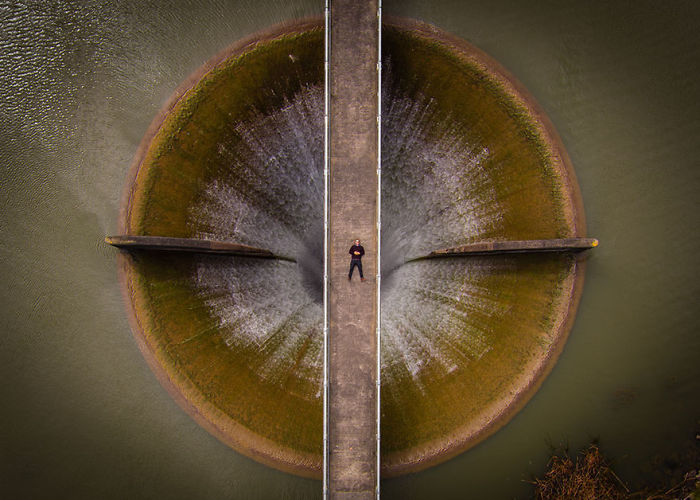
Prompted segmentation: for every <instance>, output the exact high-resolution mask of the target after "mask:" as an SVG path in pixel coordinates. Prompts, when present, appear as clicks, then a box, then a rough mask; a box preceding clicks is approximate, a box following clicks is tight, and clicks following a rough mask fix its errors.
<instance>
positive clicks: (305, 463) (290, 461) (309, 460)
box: [117, 252, 322, 479]
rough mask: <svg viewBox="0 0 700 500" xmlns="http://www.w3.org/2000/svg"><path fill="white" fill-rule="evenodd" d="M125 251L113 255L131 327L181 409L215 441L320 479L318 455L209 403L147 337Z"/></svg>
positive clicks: (152, 369) (149, 361)
mask: <svg viewBox="0 0 700 500" xmlns="http://www.w3.org/2000/svg"><path fill="white" fill-rule="evenodd" d="M131 259H132V257H131V255H130V254H129V253H127V252H123V253H120V254H119V255H118V256H117V266H118V275H119V282H120V285H121V287H120V288H121V290H122V296H123V298H124V303H125V307H126V312H127V317H128V320H129V324H130V326H131V331H132V333H133V336H134V340H135V341H136V345H137V346H138V348H139V350H140V351H141V354H142V355H143V357H144V358H145V359H146V362H147V363H148V366H149V367H150V369H151V371H152V372H153V373H154V375H155V376H156V378H157V379H158V382H159V383H160V384H161V386H163V388H164V389H165V390H166V391H167V392H168V394H170V396H171V397H172V398H173V399H174V400H175V402H176V403H177V404H178V405H179V406H180V408H182V409H183V410H184V411H185V413H187V414H188V415H189V416H190V417H192V418H193V419H194V421H195V422H197V424H199V425H200V426H202V427H203V428H204V429H206V430H207V432H209V433H210V434H211V435H213V436H214V437H216V438H217V439H218V440H219V441H221V442H222V443H224V444H226V445H227V446H230V447H231V448H233V449H234V450H235V451H237V452H238V453H240V454H242V455H244V456H246V457H248V458H250V459H252V460H255V461H256V462H259V463H262V464H264V465H267V466H269V467H273V468H275V469H278V470H281V471H283V472H288V473H290V474H295V475H298V476H302V477H307V478H311V479H321V462H322V460H321V455H320V454H310V453H300V452H298V451H295V450H293V449H290V448H286V447H283V446H281V445H280V444H279V443H276V442H274V441H272V440H270V439H267V438H265V437H264V436H261V435H259V434H256V433H254V432H252V431H250V430H249V429H248V428H246V427H244V426H242V425H241V424H239V423H238V422H236V421H235V420H233V419H231V418H230V417H229V416H228V415H226V414H225V413H224V412H222V411H221V410H219V409H218V408H217V407H216V406H215V405H213V404H211V403H210V402H209V401H208V400H207V399H206V398H205V397H204V396H203V395H202V393H201V392H200V391H199V390H198V388H197V387H196V386H194V385H193V384H192V383H191V382H190V381H189V380H188V379H187V378H186V377H184V376H182V375H181V374H180V373H178V371H177V370H176V369H175V368H174V366H173V365H172V363H171V361H170V360H168V359H165V358H164V357H163V355H162V354H160V352H159V350H158V346H156V345H154V344H153V343H151V342H150V341H149V337H148V335H147V334H146V331H147V326H146V325H144V324H142V322H141V321H140V316H139V309H140V308H141V306H142V304H143V302H144V301H145V297H143V296H142V295H141V294H140V293H139V291H138V290H137V289H136V288H135V287H134V286H133V282H134V278H135V277H134V275H133V264H132V262H131Z"/></svg>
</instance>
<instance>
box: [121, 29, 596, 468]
mask: <svg viewBox="0 0 700 500" xmlns="http://www.w3.org/2000/svg"><path fill="white" fill-rule="evenodd" d="M382 61H383V63H382V64H383V69H382V72H383V73H382V74H383V79H382V83H381V85H382V151H381V155H382V188H381V197H382V204H381V207H382V211H381V217H382V260H381V274H382V289H381V304H382V309H381V310H382V314H381V334H382V336H381V339H382V340H381V437H382V439H381V467H382V476H385V477H390V476H392V475H398V474H403V473H408V472H413V471H417V470H420V469H423V468H426V467H429V466H431V465H434V464H437V463H440V462H442V461H445V460H447V459H449V458H451V457H453V456H455V455H456V454H458V453H461V452H463V451H465V450H467V449H468V448H470V447H471V446H474V445H475V444H476V443H478V442H480V441H481V440H483V439H485V438H486V437H488V436H489V435H491V434H492V433H494V432H495V431H496V430H498V429H499V428H500V427H501V426H503V425H504V424H505V423H506V422H507V421H508V420H509V419H510V418H511V417H512V416H513V415H514V414H515V413H517V411H518V410H520V409H521V408H522V407H523V406H524V404H525V403H526V402H527V400H528V399H529V398H530V397H531V396H532V395H533V394H534V393H535V391H536V390H537V388H538V387H539V385H540V384H541V383H542V381H543V380H544V378H545V377H546V375H547V374H548V373H549V371H550V370H551V368H552V366H553V364H554V362H555V361H556V359H557V357H558V355H559V353H560V352H561V349H562V348H563V345H564V343H565V341H566V337H567V334H568V332H569V330H570V327H571V324H572V322H573V318H574V315H575V312H576V307H577V303H578V299H579V296H580V292H581V287H582V283H583V272H584V259H583V258H582V257H581V255H580V254H577V253H574V252H526V253H522V254H512V253H507V252H506V253H497V254H494V253H490V250H493V248H494V247H497V246H498V245H503V244H505V242H513V241H516V242H522V241H533V240H556V241H560V242H561V241H564V242H565V241H573V240H574V239H576V238H579V239H580V238H582V237H583V236H585V223H584V216H583V208H582V204H581V199H580V195H579V192H578V186H577V183H576V179H575V176H574V173H573V169H572V167H571V164H570V161H569V159H568V156H567V154H566V152H565V151H564V149H563V147H562V145H561V143H560V141H559V139H558V136H557V134H556V132H555V131H554V129H553V127H552V126H551V124H550V122H549V120H548V119H547V118H546V117H545V116H544V115H543V114H542V112H541V111H540V110H539V108H538V107H537V106H536V104H535V103H534V101H533V99H532V98H531V97H530V96H529V94H528V93H527V92H526V91H525V90H524V89H523V88H522V87H521V86H520V85H519V84H518V83H517V82H516V81H515V80H514V79H513V78H512V77H511V76H510V75H509V74H508V73H507V72H506V71H505V70H504V69H503V68H502V67H501V66H500V65H499V64H497V63H496V62H495V61H493V60H492V59H490V58H489V57H488V56H486V55H485V54H483V53H481V52H480V51H479V50H477V49H476V48H474V47H472V46H471V45H469V44H468V43H466V42H465V41H463V40H460V39H456V38H454V37H452V36H450V35H448V34H446V33H444V32H442V31H440V30H438V29H437V28H434V27H432V26H428V25H425V24H422V23H418V22H414V21H408V20H399V19H391V20H389V21H388V22H385V23H384V26H383V31H382ZM323 137H324V31H323V22H322V20H313V19H312V20H308V21H304V22H299V23H296V24H287V25H282V26H277V27H275V28H272V29H270V30H268V31H265V32H263V33H258V34H256V35H253V36H251V37H250V38H248V39H245V40H241V41H240V42H238V43H236V44H234V45H233V46H232V47H230V48H229V49H227V50H226V51H224V52H222V53H221V54H218V55H217V56H216V57H214V58H213V59H212V60H211V61H209V62H208V63H207V64H205V65H204V66H203V67H202V68H201V69H200V70H199V71H197V72H196V73H195V74H193V75H192V76H191V77H190V78H189V79H188V80H187V81H186V82H184V83H183V84H182V86H181V88H180V89H178V90H177V91H176V92H175V94H174V95H173V96H172V97H171V99H170V101H169V102H168V103H167V105H166V106H165V107H164V108H163V110H162V111H161V113H160V115H159V116H158V117H156V119H155V120H154V122H153V124H152V126H151V128H150V129H149V131H148V132H147V134H146V136H145V137H144V139H143V142H142V144H141V147H140V149H139V152H138V153H137V155H136V158H135V160H134V164H133V166H132V169H131V173H130V178H129V179H128V182H127V186H126V190H125V195H124V201H123V206H122V215H121V221H120V231H121V233H122V234H123V235H131V236H136V237H162V238H179V239H195V240H205V241H215V242H222V243H223V244H224V247H225V248H223V250H222V249H221V248H222V247H219V250H216V249H215V251H208V252H197V253H190V252H162V251H158V248H155V247H153V246H151V248H147V249H142V250H138V251H133V252H121V253H120V256H119V262H120V277H121V280H122V284H123V290H124V294H125V297H126V301H127V309H128V311H129V315H130V319H131V324H132V329H133V331H134V334H135V337H136V339H137V341H138V343H139V346H140V348H141V350H142V351H143V353H144V355H145V357H146V359H147V361H148V362H149V364H150V365H151V367H152V369H153V370H154V372H155V373H156V375H157V376H158V377H159V379H160V381H161V383H162V384H163V385H164V386H165V387H166V388H167V389H168V390H169V392H170V393H171V394H172V395H173V397H174V398H175V399H176V400H177V401H178V403H179V404H180V405H181V406H182V407H183V408H184V409H185V410H186V411H188V412H189V413H190V414H191V415H192V416H193V417H194V418H195V419H196V420H197V421H198V422H199V423H200V424H201V425H202V426H204V427H205V428H206V429H207V430H209V431H210V432H211V433H212V434H214V435H216V436H217V437H218V438H220V439H221V440H222V441H224V442H226V443H227V444H229V445H230V446H232V447H233V448H234V449H236V450H238V451H239V452H241V453H243V454H245V455H247V456H249V457H251V458H253V459H255V460H258V461H260V462H263V463H265V464H268V465H271V466H273V467H277V468H279V469H282V470H285V471H289V472H293V473H296V474H300V475H304V476H310V477H320V475H321V469H322V459H323V453H322V451H323V450H322V447H323V443H322V440H323V422H322V420H323V389H322V376H323V334H322V329H323V258H324V255H323V230H324V229H323V212H324V210H323V208H324V207H323V203H324V180H323V161H324V158H323V155H324V142H323V141H324V138H323ZM358 182H362V179H358ZM348 196H352V192H351V191H350V192H349V193H348ZM352 239H353V235H348V244H349V243H350V241H351V240H352ZM133 241H135V240H133ZM152 241H155V240H152ZM172 241H175V243H177V241H178V240H171V242H172ZM113 242H114V243H119V241H116V240H113ZM226 244H229V246H228V247H226ZM595 244H596V242H595V241H594V240H592V241H590V245H589V246H592V245H595ZM207 245H208V246H209V247H211V245H209V244H207ZM231 245H232V246H231ZM474 245H476V246H474ZM479 245H481V247H479ZM166 246H167V245H166ZM348 246H349V245H348ZM506 246H507V244H506ZM156 247H157V245H156ZM460 248H462V249H465V248H471V249H476V250H475V254H474V255H465V252H459V251H458V250H459V249H460ZM479 248H481V249H482V250H486V251H483V252H480V251H479ZM171 249H172V248H171ZM441 249H453V251H450V250H446V251H442V252H440V250H441ZM454 249H457V251H454ZM200 250H201V249H200ZM205 250H206V249H205ZM209 250H211V248H209ZM531 250H532V249H531ZM260 252H267V253H262V254H261V253H260ZM217 253H218V254H219V255H217ZM431 253H432V254H431ZM222 254H223V255H222ZM280 257H281V258H280ZM424 257H433V258H424Z"/></svg>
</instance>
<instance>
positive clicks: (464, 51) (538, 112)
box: [383, 15, 586, 237]
mask: <svg viewBox="0 0 700 500" xmlns="http://www.w3.org/2000/svg"><path fill="white" fill-rule="evenodd" d="M383 24H384V25H385V26H391V27H394V28H398V29H401V30H407V31H410V32H412V34H414V35H416V36H417V37H421V38H425V39H428V40H430V41H431V42H433V43H439V44H441V45H442V46H444V47H446V48H447V49H448V50H450V51H451V52H452V53H453V54H454V55H455V56H456V57H457V58H459V59H461V60H463V61H465V62H467V63H471V64H475V65H476V66H477V67H479V68H481V70H482V71H483V72H484V73H486V74H488V75H489V76H491V77H492V78H493V79H494V81H496V82H497V83H499V84H500V85H501V86H502V87H503V89H504V91H505V92H506V93H507V94H508V95H510V96H511V97H512V98H513V100H514V101H515V102H517V103H519V104H520V105H522V106H523V108H524V109H525V111H526V112H527V114H528V115H529V116H531V117H532V122H533V124H534V125H536V127H537V129H538V131H539V133H540V136H541V137H542V139H543V140H544V141H545V143H546V145H547V148H548V149H549V150H550V151H551V152H552V165H553V166H554V169H555V171H556V173H557V174H558V176H559V179H560V182H561V185H562V188H563V189H564V190H565V191H566V194H567V197H566V203H564V213H565V220H566V222H567V225H568V226H569V228H570V234H569V235H567V236H570V237H576V236H578V237H585V235H586V217H585V212H584V209H583V199H582V197H581V191H580V189H579V185H578V181H577V179H576V174H575V172H574V167H573V164H572V163H571V158H570V157H569V154H568V153H567V151H566V148H565V147H564V143H563V142H562V140H561V137H560V136H559V134H558V133H557V131H556V129H555V128H554V125H553V124H552V122H551V120H550V119H549V117H548V116H547V114H546V113H545V112H544V111H543V109H542V107H541V106H540V105H539V103H538V102H537V100H536V99H535V97H534V96H533V95H532V94H531V93H530V92H529V91H528V90H527V89H526V88H525V86H524V85H523V84H522V83H520V81H518V79H517V78H515V76H514V75H513V74H512V73H510V71H508V70H507V69H506V68H505V67H504V66H502V65H501V64H500V63H499V62H498V61H497V60H495V59H494V58H492V57H491V56H489V55H488V54H487V53H486V52H484V51H483V50H481V49H479V48H478V47H476V46H475V45H472V44H471V43H469V42H467V41H466V40H464V39H462V38H460V37H458V36H455V35H453V34H451V33H449V32H447V31H443V30H442V29H440V28H438V27H436V26H433V25H431V24H428V23H425V22H422V21H418V20H415V19H408V18H402V17H394V16H386V15H385V16H384V23H383Z"/></svg>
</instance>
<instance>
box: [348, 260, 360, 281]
mask: <svg viewBox="0 0 700 500" xmlns="http://www.w3.org/2000/svg"><path fill="white" fill-rule="evenodd" d="M355 267H357V269H358V270H359V271H360V279H362V278H364V276H363V275H362V261H361V260H359V259H358V260H355V259H352V260H351V261H350V272H349V273H348V279H350V278H352V272H353V271H354V270H355Z"/></svg>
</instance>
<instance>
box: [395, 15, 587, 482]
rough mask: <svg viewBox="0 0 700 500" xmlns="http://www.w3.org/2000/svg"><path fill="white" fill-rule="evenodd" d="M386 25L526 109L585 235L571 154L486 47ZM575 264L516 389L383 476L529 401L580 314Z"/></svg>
mask: <svg viewBox="0 0 700 500" xmlns="http://www.w3.org/2000/svg"><path fill="white" fill-rule="evenodd" d="M384 25H386V26H389V27H393V28H397V29H399V30H402V31H409V32H410V33H411V34H412V35H414V36H416V37H418V38H423V39H426V40H428V41H430V42H432V43H438V44H439V45H441V46H442V47H444V48H446V49H447V50H448V51H450V52H451V53H452V54H453V55H455V56H457V57H458V58H459V59H461V60H462V61H465V62H467V63H470V64H473V65H475V66H477V67H478V68H479V69H480V70H481V71H483V73H484V74H486V75H488V76H489V77H490V78H492V79H493V80H494V81H495V82H496V83H498V84H499V85H500V86H501V87H502V88H503V91H504V92H505V93H506V94H507V95H508V96H509V97H510V98H512V99H513V101H514V102H515V103H517V104H519V105H521V106H522V107H523V108H524V109H525V111H526V113H527V115H528V116H529V117H530V118H531V121H532V124H533V126H535V127H536V129H537V132H538V134H539V136H540V137H541V138H542V140H543V141H544V142H545V145H546V146H547V149H548V151H549V152H550V155H551V156H550V158H551V162H552V166H553V169H554V171H555V174H556V175H558V177H559V179H558V180H559V183H560V185H561V189H562V191H564V193H563V194H564V200H563V201H564V203H563V211H564V219H565V221H566V223H567V225H568V227H569V228H570V231H571V234H570V235H568V236H569V237H571V238H573V237H578V238H583V237H585V235H586V222H585V214H584V210H583V202H582V198H581V193H580V190H579V186H578V182H577V180H576V175H575V173H574V169H573V165H572V164H571V159H570V158H569V155H568V153H567V152H566V149H565V148H564V145H563V143H562V141H561V138H560V137H559V135H558V134H557V132H556V130H555V129H554V126H553V124H552V123H551V121H550V120H549V118H548V117H547V115H546V114H545V113H544V112H543V111H542V109H541V108H540V106H539V105H538V103H537V101H536V100H535V98H534V97H533V96H532V95H531V94H530V93H529V92H528V91H527V89H526V88H525V87H524V86H523V85H522V84H521V83H520V82H519V81H518V80H517V79H516V78H515V77H514V76H513V75H512V74H511V73H510V72H508V71H507V70H506V69H505V68H504V67H503V66H502V65H501V64H500V63H498V62H497V61H496V60H494V59H493V58H491V57H490V56H488V55H487V54H486V53H485V52H483V51H482V50H480V49H478V48H477V47H475V46H474V45H472V44H470V43H468V42H467V41H465V40H463V39H461V38H459V37H456V36H454V35H452V34H450V33H447V32H445V31H443V30H441V29H439V28H437V27H435V26H433V25H430V24H427V23H424V22H421V21H417V20H413V19H405V18H397V17H388V18H385V22H384ZM572 265H573V270H572V272H571V273H570V275H569V276H568V278H567V279H566V281H565V282H564V284H563V289H562V294H561V296H560V298H559V303H558V304H557V307H556V310H555V312H554V314H553V316H554V318H555V320H554V325H555V326H554V328H553V336H552V338H553V340H552V344H551V346H550V348H549V349H548V351H547V352H546V353H545V354H544V355H543V356H540V357H535V358H533V359H532V360H531V362H530V363H529V364H528V365H526V366H525V367H524V370H523V371H522V373H523V375H522V376H521V377H519V378H517V379H515V380H514V381H513V382H512V384H511V385H510V389H511V390H510V391H509V390H505V391H504V393H505V394H512V396H510V397H505V398H503V399H502V400H500V401H498V402H497V403H496V404H493V405H490V406H489V407H488V408H486V409H485V411H484V412H483V413H482V415H481V417H480V418H479V419H475V421H473V422H472V423H470V424H466V425H464V426H462V427H459V428H458V429H456V430H455V431H453V432H452V433H450V434H449V435H446V436H444V437H443V438H440V439H436V440H432V441H429V442H427V443H424V444H422V445H420V446H416V447H414V448H411V449H408V450H405V451H403V452H397V453H392V454H390V455H389V456H384V457H382V469H381V471H382V477H386V478H389V477H395V476H399V475H403V474H408V473H412V472H418V471H421V470H424V469H427V468H429V467H432V466H434V465H437V464H439V463H442V462H445V461H447V460H449V459H451V458H453V457H455V456H457V455H459V454H461V453H463V452H464V451H466V450H468V449H469V448H472V447H474V446H476V445H477V444H479V443H480V442H482V441H484V440H485V439H486V438H488V437H489V436H491V435H493V434H494V433H495V432H497V431H498V430H499V429H501V428H502V427H503V426H505V425H506V424H507V423H508V422H509V421H510V420H511V419H512V418H513V417H514V416H515V415H516V414H517V413H518V412H519V411H520V410H521V409H522V408H523V407H524V406H525V405H526V404H527V402H528V401H529V400H530V399H531V398H532V397H533V396H534V394H535V393H536V392H537V390H538V389H539V387H540V386H541V385H542V383H543V382H544V380H545V379H546V377H547V375H548V374H549V373H550V372H551V371H552V369H553V367H554V364H555V363H556V361H557V359H558V358H559V356H560V354H561V352H562V351H563V349H564V345H565V344H566V340H567V338H568V335H569V332H570V331H571V328H572V326H573V323H574V320H575V317H576V310H577V308H578V304H579V301H580V298H581V294H582V291H583V283H584V271H585V256H583V255H579V256H577V257H576V258H575V260H574V261H573V264H572Z"/></svg>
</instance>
